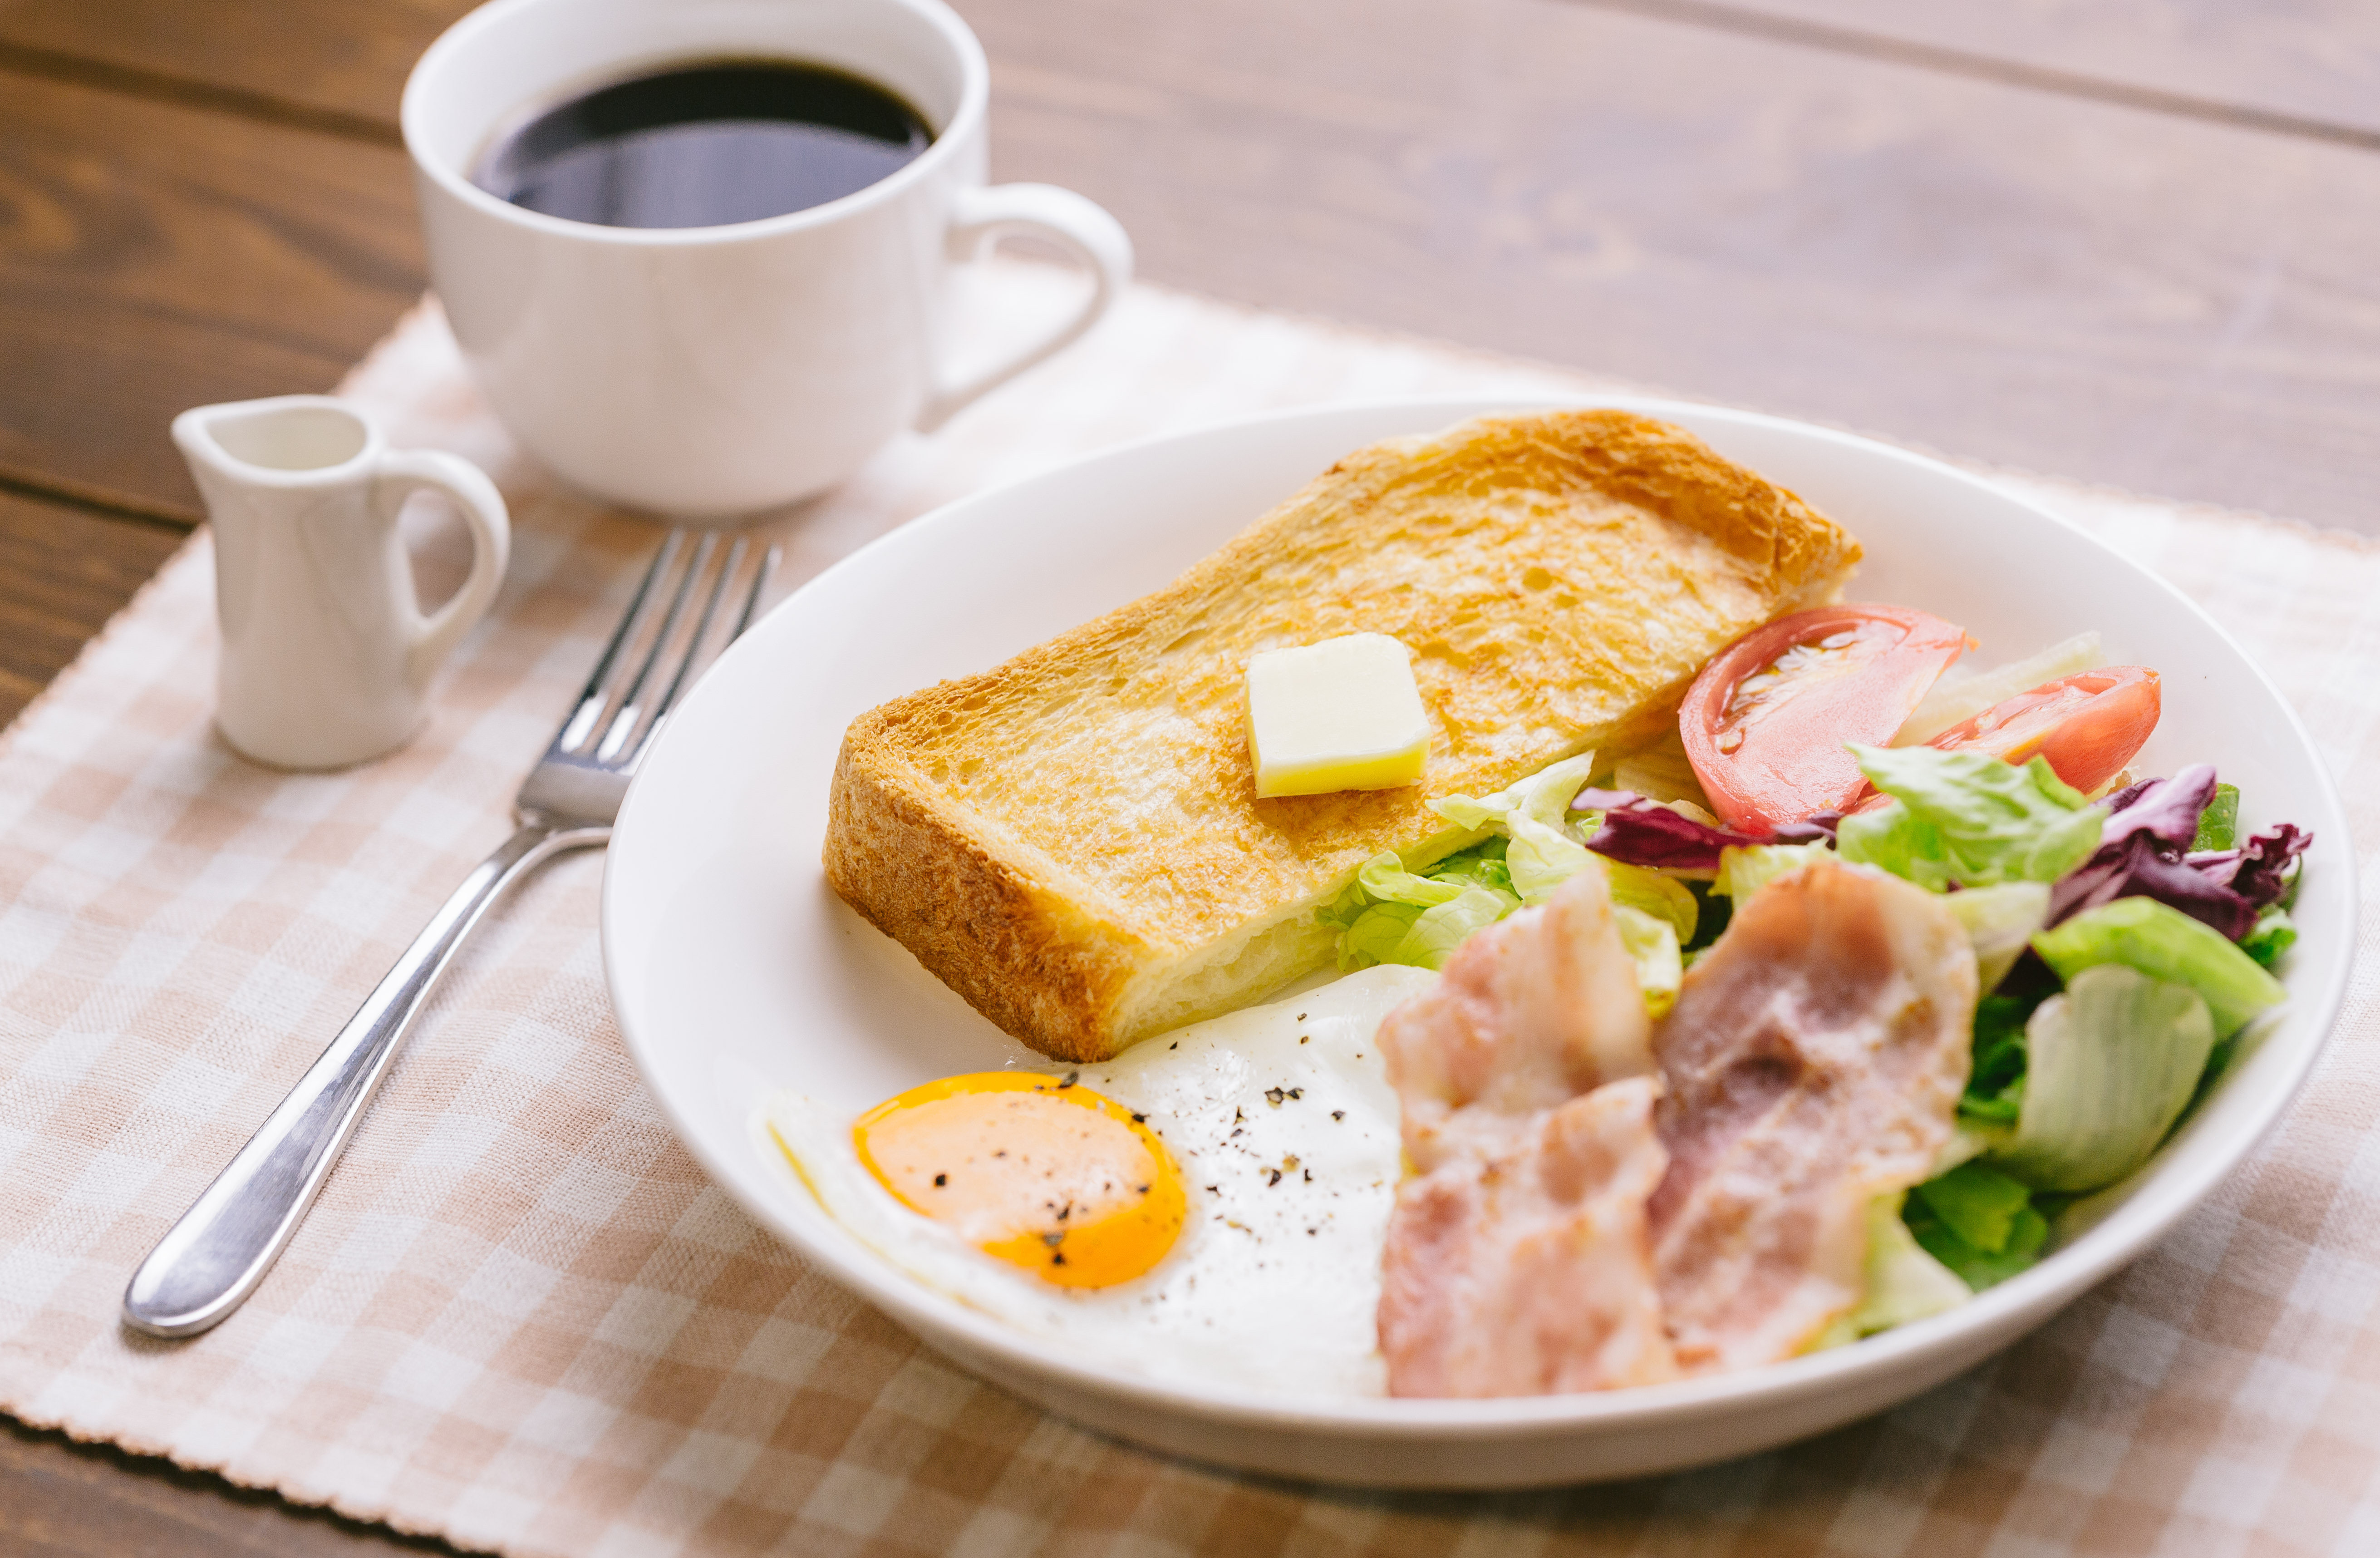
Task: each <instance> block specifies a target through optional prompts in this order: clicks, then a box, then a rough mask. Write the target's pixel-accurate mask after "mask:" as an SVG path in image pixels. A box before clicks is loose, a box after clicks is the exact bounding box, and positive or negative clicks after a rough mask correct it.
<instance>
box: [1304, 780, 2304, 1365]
mask: <svg viewBox="0 0 2380 1558" xmlns="http://www.w3.org/2000/svg"><path fill="white" fill-rule="evenodd" d="M1852 752H1853V754H1854V755H1855V756H1856V757H1857V758H1858V760H1859V763H1860V768H1861V771H1862V772H1863V773H1865V774H1866V775H1867V777H1868V780H1869V782H1870V783H1871V784H1873V785H1875V786H1876V790H1877V791H1878V792H1880V793H1881V794H1882V796H1884V797H1887V798H1886V800H1885V803H1884V804H1883V805H1881V806H1871V807H1870V808H1869V809H1864V810H1858V811H1854V812H1852V814H1851V815H1849V816H1845V817H1843V818H1841V819H1840V822H1838V821H1837V820H1836V819H1835V818H1834V816H1833V814H1832V813H1826V814H1822V815H1821V816H1820V817H1818V818H1815V819H1812V820H1811V822H1810V823H1808V824H1804V825H1801V826H1798V827H1796V828H1793V829H1791V830H1788V831H1787V832H1786V833H1785V834H1783V835H1782V837H1781V838H1780V839H1779V840H1772V841H1767V842H1762V841H1758V840H1754V839H1750V838H1747V837H1746V836H1745V835H1743V834H1733V833H1730V832H1728V831H1726V830H1724V829H1719V828H1717V827H1714V826H1711V825H1708V824H1706V823H1703V822H1699V821H1698V820H1695V819H1693V818H1690V817H1688V816H1686V815H1685V814H1684V813H1683V812H1682V811H1677V812H1676V814H1675V815H1673V814H1672V811H1673V810H1675V809H1674V808H1671V809H1660V810H1657V809H1655V808H1654V804H1653V803H1651V802H1648V801H1646V800H1645V798H1643V797H1642V796H1641V795H1639V794H1636V793H1633V792H1629V791H1621V792H1604V791H1592V790H1586V789H1585V785H1586V781H1587V777H1588V772H1589V770H1590V769H1591V768H1592V766H1593V764H1594V757H1593V755H1592V754H1586V755H1584V756H1580V757H1576V758H1572V759H1569V760H1567V761H1562V762H1558V763H1555V764H1553V765H1552V766H1551V767H1549V768H1547V769H1545V770H1543V771H1542V772H1540V773H1536V774H1532V775H1530V776H1529V777H1528V778H1526V779H1524V780H1522V781H1520V782H1519V783H1518V784H1515V785H1512V786H1511V787H1509V788H1507V789H1505V790H1502V791H1500V792H1498V793H1497V794H1495V795H1492V796H1487V797H1478V798H1474V797H1468V796H1450V797H1446V798H1444V799H1442V800H1437V801H1432V802H1431V803H1430V806H1431V809H1433V810H1435V811H1437V812H1438V813H1439V815H1440V816H1442V817H1444V818H1445V819H1446V820H1447V821H1448V822H1451V823H1453V824H1454V825H1455V826H1456V827H1458V828H1461V829H1463V830H1465V831H1467V832H1470V833H1473V834H1484V835H1485V836H1484V837H1482V838H1479V839H1478V841H1477V842H1475V843H1473V844H1471V845H1470V846H1467V847H1465V848H1463V849H1461V850H1458V851H1457V852H1455V853H1454V854H1451V855H1449V856H1447V857H1446V858H1442V859H1440V860H1439V861H1438V862H1437V863H1436V864H1434V865H1431V866H1428V867H1426V868H1424V869H1423V870H1419V871H1415V870H1408V869H1406V867H1405V865H1404V864H1403V861H1402V860H1401V859H1400V858H1398V857H1397V856H1396V855H1394V854H1383V855H1380V856H1378V857H1376V858H1374V859H1372V860H1370V861H1369V862H1367V863H1366V865H1365V867H1364V869H1363V870H1362V872H1361V873H1359V875H1358V877H1357V879H1356V881H1355V882H1354V885H1353V886H1351V887H1349V888H1348V889H1347V891H1346V892H1344V893H1342V895H1340V896H1339V898H1338V900H1337V901H1336V902H1334V903H1333V904H1331V905H1330V907H1326V908H1325V909H1323V910H1322V911H1321V912H1320V916H1319V918H1320V919H1322V920H1323V921H1324V922H1325V923H1327V924H1330V925H1332V926H1335V927H1336V928H1337V929H1338V931H1339V959H1340V967H1341V968H1361V967H1364V966H1366V965H1367V964H1371V963H1410V964H1415V965H1417V966H1419V967H1423V968H1440V967H1443V966H1444V964H1445V962H1446V960H1447V958H1448V957H1449V956H1450V955H1451V954H1452V952H1453V949H1454V948H1455V947H1456V946H1457V945H1458V944H1460V943H1461V942H1462V941H1463V938H1464V937H1466V936H1468V935H1469V934H1471V933H1472V932H1473V931H1476V930H1478V929H1480V928H1481V927H1483V926H1486V925H1489V924H1492V923H1494V922H1495V921H1497V920H1499V919H1503V918H1504V917H1505V916H1507V915H1509V914H1512V913H1514V912H1516V911H1517V910H1518V909H1520V908H1521V907H1524V905H1531V904H1538V903H1543V902H1544V901H1545V900H1546V899H1547V898H1548V897H1549V896H1551V895H1552V894H1553V892H1554V891H1555V890H1556V889H1557V888H1559V887H1560V885H1561V883H1562V882H1565V881H1567V880H1568V879H1569V878H1570V877H1571V876H1572V875H1573V873H1574V872H1576V871H1577V870H1579V869H1580V867H1581V866H1583V865H1584V864H1585V862H1586V860H1587V858H1589V854H1590V851H1589V849H1588V844H1589V843H1590V842H1591V843H1592V844H1593V845H1594V846H1595V849H1596V850H1597V851H1598V852H1601V853H1600V855H1599V858H1601V859H1602V863H1603V868H1604V870H1605V872H1606V875H1607V876H1608V878H1609V882H1610V883H1611V898H1612V906H1613V915H1614V918H1615V919H1616V920H1617V921H1618V924H1619V928H1620V932H1621V941H1622V943H1623V944H1624V945H1625V946H1626V947H1627V948H1628V951H1629V954H1630V956H1631V957H1632V958H1633V960H1634V962H1635V965H1636V972H1637V981H1638V984H1639V986H1640V987H1641V988H1642V989H1643V991H1644V992H1645V1001H1646V1004H1647V1005H1648V1007H1649V1008H1650V1009H1651V1010H1652V1011H1653V1012H1654V1013H1655V1014H1656V1015H1657V1016H1658V1014H1660V1013H1661V1012H1664V1011H1666V1010H1667V1009H1668V1008H1669V1006H1670V1004H1672V1003H1673V1002H1674V1001H1675V999H1676V995H1677V992H1678V988H1679V983H1680V980H1681V978H1682V971H1683V966H1684V965H1685V964H1686V963H1689V962H1691V961H1692V960H1693V957H1694V955H1695V953H1696V950H1697V949H1699V948H1700V947H1702V946H1705V945H1706V944H1708V943H1710V941H1711V940H1713V939H1714V938H1715V937H1716V936H1717V935H1718V931H1720V930H1721V929H1722V928H1724V926H1725V925H1726V923H1727V921H1728V919H1729V911H1730V907H1732V906H1733V905H1735V904H1738V903H1741V902H1742V901H1743V899H1745V898H1747V897H1749V896H1751V895H1753V894H1755V893H1756V892H1758V891H1759V889H1760V888H1761V887H1762V886H1763V885H1765V884H1766V883H1767V882H1769V881H1771V880H1772V879H1774V878H1776V877H1778V876H1779V875H1782V874H1784V873H1785V872H1787V871H1791V870H1798V869H1799V868H1801V867H1803V866H1805V865H1808V864H1810V863H1812V862H1813V861H1815V860H1817V859H1820V858H1828V857H1829V856H1832V857H1833V858H1840V859H1841V860H1843V861H1845V862H1847V863H1850V864H1852V865H1856V866H1862V867H1865V868H1868V869H1872V870H1881V871H1885V872H1888V873H1889V874H1891V875H1894V876H1897V877H1900V878H1901V879H1902V880H1904V881H1907V882H1913V883H1915V884H1916V885H1918V886H1920V887H1924V888H1926V889H1928V890H1930V891H1933V892H1936V893H1942V894H1946V895H1947V898H1946V902H1947V904H1948V906H1949V908H1950V910H1951V912H1952V913H1953V914H1955V915H1956V916H1957V917H1958V919H1959V921H1960V923H1961V925H1962V926H1963V927H1964V928H1965V930H1966V931H1967V934H1968V937H1969V938H1970V940H1971V941H1972V942H1973V946H1974V950H1975V964H1976V973H1977V979H1978V990H1979V992H1980V998H1979V999H1978V1001H1977V1003H1976V1007H1975V1015H1974V1034H1973V1052H1972V1065H1971V1069H1970V1074H1969V1077H1968V1081H1967V1086H1966V1089H1965V1090H1964V1092H1963V1093H1962V1094H1961V1097H1960V1099H1959V1102H1958V1113H1957V1122H1958V1126H1959V1132H1960V1135H1959V1138H1958V1140H1957V1142H1956V1143H1955V1145H1954V1152H1953V1153H1951V1154H1946V1156H1945V1160H1944V1161H1945V1162H1949V1161H1950V1159H1951V1158H1952V1157H1953V1156H1961V1157H1963V1158H1964V1159H1965V1161H1963V1162H1957V1163H1956V1166H1953V1167H1949V1169H1948V1170H1947V1171H1946V1172H1943V1173H1941V1174H1938V1175H1936V1177H1934V1178H1933V1179H1931V1180H1928V1181H1927V1182H1926V1183H1925V1184H1922V1185H1919V1186H1917V1187H1915V1188H1913V1190H1911V1191H1909V1192H1908V1193H1907V1194H1906V1196H1905V1197H1903V1196H1899V1195H1895V1196H1886V1197H1881V1198H1879V1199H1877V1200H1876V1202H1875V1203H1874V1204H1873V1206H1872V1207H1871V1208H1870V1223H1871V1230H1870V1237H1869V1243H1868V1264H1867V1268H1866V1274H1867V1289H1866V1296H1865V1299H1864V1302H1863V1303H1862V1304H1861V1306H1860V1307H1859V1308H1857V1309H1856V1310H1855V1311H1853V1312H1852V1314H1851V1315H1849V1316H1847V1317H1845V1318H1844V1319H1843V1320H1842V1321H1839V1322H1838V1323H1837V1325H1836V1326H1835V1327H1834V1329H1833V1330H1832V1331H1831V1332H1830V1333H1828V1337H1827V1338H1825V1344H1826V1345H1831V1344H1833V1343H1836V1342H1843V1341H1850V1340H1853V1339H1855V1338H1857V1337H1858V1336H1862V1335H1865V1334H1868V1333H1872V1332H1875V1331H1880V1330H1884V1329H1887V1328H1888V1327H1890V1326H1893V1325H1897V1324H1900V1323H1903V1322H1904V1321H1910V1320H1914V1319H1917V1318H1920V1317H1921V1316H1924V1315H1928V1314H1933V1313H1936V1312H1937V1311H1938V1310H1940V1309H1943V1308H1949V1306H1950V1305H1951V1304H1953V1303H1956V1302H1958V1301H1960V1299H1961V1298H1962V1297H1964V1296H1965V1295H1966V1293H1967V1291H1968V1290H1971V1289H1972V1290H1981V1289H1983V1288H1985V1287H1988V1286H1990V1285H1992V1284H1995V1283H1998V1282H2003V1281H2005V1280H2007V1279H2008V1278H2009V1277H2010V1276H2013V1275H2015V1274H2016V1273H2017V1272H2021V1271H2022V1270H2024V1269H2025V1268H2026V1267H2027V1266H2030V1265H2031V1264H2033V1263H2034V1261H2035V1260H2038V1259H2039V1257H2040V1254H2041V1251H2042V1249H2043V1248H2044V1247H2045V1245H2046V1242H2047V1240H2048V1236H2049V1221H2048V1219H2049V1216H2050V1214H2051V1213H2053V1212H2054V1211H2057V1210H2058V1209H2062V1207H2063V1206H2064V1205H2065V1203H2066V1202H2067V1201H2068V1200H2069V1199H2071V1198H2072V1197H2073V1196H2074V1195H2077V1194H2081V1193H2083V1192H2087V1191H2091V1190H2096V1189H2099V1188H2102V1187H2106V1186H2108V1185H2112V1184H2114V1183H2116V1182H2117V1181H2118V1180H2120V1179H2122V1178H2123V1177H2125V1176H2126V1175H2130V1174H2131V1173H2133V1172H2134V1171H2136V1170H2137V1169H2139V1168H2140V1167H2141V1165H2142V1164H2143V1163H2144V1162H2147V1161H2148V1159H2149V1157H2150V1156H2151V1155H2152V1154H2153V1153H2154V1152H2155V1150H2156V1149H2157V1147H2158V1145H2159V1144H2160V1143H2161V1142H2162V1141H2163V1140H2164V1139H2165V1137H2166V1135H2167V1134H2168V1132H2169V1131H2170V1130H2172V1128H2173V1127H2174V1125H2175V1123H2176V1122H2177V1121H2178V1120H2179V1119H2180V1116H2181V1115H2182V1114H2183V1113H2184V1112H2185V1111H2186V1110H2187V1109H2188V1108H2189V1105H2190V1102H2191V1100H2192V1098H2193V1097H2194V1096H2195V1094H2196V1092H2197V1090H2198V1089H2199V1088H2200V1087H2201V1086H2202V1085H2203V1080H2204V1076H2205V1074H2206V1070H2207V1067H2208V1065H2209V1064H2210V1060H2211V1058H2212V1057H2213V1056H2214V1055H2215V1054H2216V1053H2218V1052H2219V1051H2220V1049H2221V1048H2222V1046H2223V1044H2224V1043H2225V1042H2226V1041H2228V1040H2229V1039H2230V1038H2231V1037H2232V1036H2233V1035H2235V1034H2237V1033H2238V1032H2239V1031H2240V1029H2241V1028H2243V1027H2244V1026H2245V1025H2246V1024H2247V1023H2248V1022H2249V1021H2251V1020H2252V1019H2253V1017H2254V1016H2256V1015H2257V1014H2258V1013H2259V1012H2262V1011H2265V1010H2266V1009H2268V1008H2270V1007H2271V1006H2273V1005H2275V1004H2277V1003H2278V1002H2280V1001H2281V1000H2282V999H2283V996H2284V993H2285V992H2283V990H2282V987H2281V985H2280V983H2279V981H2278V980H2276V979H2274V978H2273V976H2272V974H2271V973H2270V972H2269V971H2268V970H2270V969H2271V968H2272V967H2273V966H2274V964H2275V963H2276V962H2277V960H2278V959H2279V957H2280V956H2281V955H2282V953H2283V952H2284V951H2286V950H2287V949H2288V947H2289V944H2290V943H2292V942H2293V941H2295V940H2296V937H2297V931H2296V929H2295V927H2294V926H2293V925H2292V924H2291V923H2290V919H2289V912H2288V900H2289V896H2290V895H2291V894H2292V893H2293V891H2294V888H2295V885H2296V868H2297V862H2298V858H2299V857H2300V856H2301V854H2302V853H2303V851H2304V849H2305V847H2306V845H2307V843H2308V842H2309V841H2310V836H2311V835H2309V834H2306V833H2304V831H2303V830H2301V829H2299V828H2296V827H2294V826H2292V825H2290V824H2288V823H2283V824H2281V825H2279V826H2278V827H2277V828H2275V829H2273V830H2271V831H2270V832H2267V833H2263V834H2257V835H2255V836H2254V837H2253V838H2251V839H2246V840H2244V841H2243V840H2241V839H2240V822H2239V815H2240V792H2239V789H2238V788H2237V787H2236V786H2234V785H2222V784H2217V783H2216V781H2215V775H2214V771H2213V770H2212V769H2210V768H2206V767H2204V765H2201V766H2199V767H2195V768H2191V769H2185V770H2183V771H2182V772H2181V773H2179V774H2177V775H2175V776H2174V777H2173V778H2171V779H2163V780H2150V781H2146V782H2144V783H2142V784H2138V785H2131V786H2130V787H2129V788H2127V789H2124V790H2122V791H2120V792H2119V793H2117V794H2116V795H2114V796H2112V797H2108V798H2107V800H2105V801H2104V802H2100V803H2092V802H2089V801H2086V800H2085V799H2084V798H2083V796H2082V795H2081V794H2079V793H2078V792H2076V791H2075V790H2073V789H2072V788H2070V786H2068V785H2065V784H2064V783H2063V782H2061V781H2060V780H2059V779H2058V776H2057V774H2056V773H2053V772H2052V771H2051V769H2050V767H2049V765H2048V764H2047V763H2046V762H2045V761H2042V760H2041V759H2039V758H2035V759H2034V760H2033V761H2031V762H2029V763H2027V764H2025V765H2023V766H2022V767H2018V766H2015V765H2012V764H2010V763H2009V762H2007V761H2002V760H2001V759H1999V758H1998V757H1994V756H1991V755H1989V754H1987V753H1983V752H1974V751H1940V750H1937V749H1932V748H1927V747H1903V748H1875V747H1861V746H1853V747H1852ZM1615 817H1618V818H1621V820H1622V821H1624V822H1628V823H1630V824H1632V825H1631V826H1629V827H1617V826H1613V825H1611V824H1610V822H1609V819H1612V818H1615ZM1830 830H1831V831H1832V832H1833V833H1834V835H1835V836H1834V838H1833V839H1832V840H1831V841H1830V840H1829V839H1828V837H1827V836H1826V835H1827V834H1828V832H1829V831H1830ZM1786 840H1793V841H1794V842H1786ZM1802 840H1806V841H1807V842H1801V841H1802ZM1632 856H1633V857H1634V858H1633V859H1632V858H1629V857H1632ZM1714 863H1715V865H1716V870H1713V869H1712V867H1713V864H1714ZM1674 873H1682V874H1674ZM1706 875H1707V876H1709V877H1710V878H1711V880H1709V881H1708V882H1704V881H1701V880H1699V878H1701V877H1703V876H1706ZM1682 877H1692V878H1694V879H1696V880H1693V881H1691V882H1690V881H1688V880H1683V879H1682ZM2227 929H2231V930H2236V931H2237V939H2236V940H2235V939H2234V938H2233V936H2232V935H2231V934H2227V933H2226V931H2227Z"/></svg>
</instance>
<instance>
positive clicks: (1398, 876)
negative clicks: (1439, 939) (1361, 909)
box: [1355, 849, 1463, 908]
mask: <svg viewBox="0 0 2380 1558" xmlns="http://www.w3.org/2000/svg"><path fill="white" fill-rule="evenodd" d="M1355 885H1356V886H1358V887H1361V888H1362V889H1363V890H1364V891H1365V892H1366V893H1367V894H1369V895H1371V898H1372V901H1373V902H1374V903H1376V904H1415V905H1418V906H1420V907H1423V908H1428V907H1432V906H1433V905H1437V904H1451V903H1452V902H1453V901H1454V900H1455V899H1457V898H1459V897H1461V896H1462V895H1463V888H1462V886H1461V885H1460V884H1459V883H1456V882H1433V881H1431V880H1430V879H1429V878H1428V877H1426V876H1415V874H1414V873H1413V872H1411V871H1409V870H1405V863H1404V862H1403V860H1401V859H1399V858H1397V853H1396V851H1395V850H1393V849H1384V850H1382V851H1380V853H1378V855H1375V856H1373V857H1372V858H1370V859H1368V860H1366V861H1365V862H1364V869H1363V870H1360V871H1357V872H1356V873H1355Z"/></svg>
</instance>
